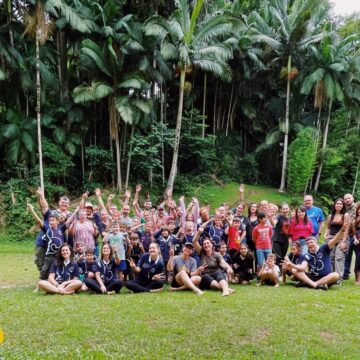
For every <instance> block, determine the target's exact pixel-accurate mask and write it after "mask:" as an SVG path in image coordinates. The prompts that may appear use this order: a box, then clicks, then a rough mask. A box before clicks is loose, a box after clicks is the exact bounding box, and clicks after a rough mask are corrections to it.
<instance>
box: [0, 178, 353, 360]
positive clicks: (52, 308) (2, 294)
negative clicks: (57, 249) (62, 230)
mask: <svg viewBox="0 0 360 360" xmlns="http://www.w3.org/2000/svg"><path fill="white" fill-rule="evenodd" d="M237 189H238V184H228V185H227V186H226V187H225V189H219V188H217V187H206V188H205V187H203V188H199V189H198V193H197V196H198V197H199V198H200V200H201V201H205V199H208V200H209V202H210V203H211V204H212V205H213V206H214V207H215V206H218V205H219V204H220V203H221V202H224V201H225V202H229V203H230V204H233V203H235V202H236V200H237V196H238V190H237ZM263 198H264V199H268V200H270V201H273V202H276V203H281V202H282V201H289V199H290V197H287V196H284V195H281V194H278V193H277V192H276V191H274V190H273V189H269V188H265V187H260V186H247V187H246V194H245V201H246V202H250V201H259V200H261V199H263ZM0 238H1V239H2V237H0ZM36 279H37V271H36V268H35V265H34V264H33V243H32V242H22V243H11V242H6V241H4V240H2V241H1V242H0V328H1V329H2V330H3V331H4V333H5V342H4V343H3V344H2V345H0V359H1V358H4V359H25V358H26V359H29V358H30V359H80V358H86V359H105V358H106V359H107V358H113V359H118V358H124V359H130V358H134V359H138V358H139V359H163V358H169V359H175V358H176V359H184V358H196V359H255V358H256V359H359V358H360V346H359V343H360V332H359V319H360V307H359V299H360V287H358V286H356V285H354V280H353V278H352V280H349V281H346V282H344V284H343V285H342V286H341V287H339V286H334V287H333V288H332V289H330V290H329V291H327V292H324V291H321V290H318V291H316V290H310V289H304V288H302V289H297V288H295V287H294V286H293V285H291V284H288V285H281V286H280V288H279V289H275V288H272V287H258V286H256V285H255V284H252V285H249V286H245V287H241V286H232V287H233V288H234V289H236V293H235V294H234V295H232V296H229V297H227V298H222V297H221V294H220V293H219V292H212V291H207V292H206V294H205V295H203V296H201V297H199V296H197V295H194V294H192V293H190V292H183V293H169V292H168V291H167V289H166V290H165V291H164V292H163V293H159V294H129V293H128V292H127V291H126V289H123V290H122V291H121V293H120V295H114V296H106V295H105V296H101V295H100V296H99V295H91V294H79V295H74V296H69V297H66V296H56V295H54V296H51V295H44V294H43V293H33V292H32V290H33V289H34V284H35V282H36Z"/></svg>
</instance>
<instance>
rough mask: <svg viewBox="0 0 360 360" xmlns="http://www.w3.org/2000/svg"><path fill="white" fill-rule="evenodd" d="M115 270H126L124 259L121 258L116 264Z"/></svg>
mask: <svg viewBox="0 0 360 360" xmlns="http://www.w3.org/2000/svg"><path fill="white" fill-rule="evenodd" d="M116 270H118V271H125V270H126V260H121V261H120V264H119V265H116Z"/></svg>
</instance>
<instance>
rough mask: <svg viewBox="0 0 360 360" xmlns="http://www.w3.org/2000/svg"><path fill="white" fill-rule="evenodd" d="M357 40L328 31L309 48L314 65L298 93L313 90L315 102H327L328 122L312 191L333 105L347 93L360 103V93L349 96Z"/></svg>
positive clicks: (357, 56)
mask: <svg viewBox="0 0 360 360" xmlns="http://www.w3.org/2000/svg"><path fill="white" fill-rule="evenodd" d="M358 39H359V35H358V34H356V35H351V36H348V37H346V38H345V39H341V38H340V37H339V36H338V35H337V34H336V33H334V32H331V33H329V34H328V35H327V36H326V37H324V39H323V40H322V41H321V43H320V46H319V47H315V46H310V47H309V51H310V52H311V53H312V55H313V59H314V64H313V66H312V71H311V73H310V74H309V75H308V76H307V77H306V78H305V79H304V82H303V85H302V88H301V92H302V93H303V94H306V95H308V94H309V93H310V92H311V90H312V89H313V88H314V87H315V99H316V100H317V102H320V103H321V102H322V99H325V100H327V119H326V124H325V128H324V132H323V143H322V154H321V157H320V163H319V168H318V171H317V175H316V180H315V184H314V191H315V192H316V191H317V190H318V187H319V182H320V177H321V172H322V168H323V164H324V154H325V150H326V145H327V138H328V133H329V125H330V118H331V112H332V105H333V102H334V101H336V100H338V101H343V100H344V98H345V94H346V93H348V94H347V95H348V96H347V97H348V99H349V97H355V98H356V95H357V96H358V98H357V100H358V101H359V100H360V98H359V93H357V94H356V93H353V94H352V95H351V89H352V86H351V83H352V82H353V81H352V80H353V78H354V76H353V75H352V74H351V67H350V64H351V63H356V62H357V61H358V60H359V54H358V53H354V54H352V52H353V49H354V48H353V46H354V45H353V41H354V40H358ZM355 58H356V59H355ZM352 70H353V71H355V73H356V72H357V71H358V70H357V69H356V68H353V69H352ZM353 74H354V73H353ZM355 86H356V85H355ZM319 99H320V101H319ZM349 100H350V99H349ZM319 106H321V104H319Z"/></svg>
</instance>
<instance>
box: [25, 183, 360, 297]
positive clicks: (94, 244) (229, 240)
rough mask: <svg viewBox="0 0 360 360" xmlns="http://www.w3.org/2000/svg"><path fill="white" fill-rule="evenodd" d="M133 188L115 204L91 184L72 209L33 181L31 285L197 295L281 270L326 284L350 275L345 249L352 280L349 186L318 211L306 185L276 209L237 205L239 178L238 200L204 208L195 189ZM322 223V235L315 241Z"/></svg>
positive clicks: (356, 231)
mask: <svg viewBox="0 0 360 360" xmlns="http://www.w3.org/2000/svg"><path fill="white" fill-rule="evenodd" d="M141 190H142V188H141V185H137V186H136V189H135V194H134V197H133V199H132V202H131V201H130V199H131V192H130V191H126V192H125V195H124V198H122V199H120V203H121V206H120V208H118V207H117V206H116V205H114V204H113V203H112V200H113V199H114V195H113V194H110V195H109V196H108V197H107V203H106V204H104V201H103V198H102V194H101V191H100V189H96V191H95V195H96V198H97V204H96V205H94V204H92V203H91V202H90V201H88V193H85V194H83V196H82V199H81V201H80V203H79V205H78V206H77V207H76V209H75V210H74V212H73V213H71V212H70V210H69V207H70V202H69V199H68V198H67V197H65V196H63V197H61V198H60V200H59V203H58V208H57V209H54V210H51V209H50V208H49V205H48V202H47V201H46V199H45V196H44V193H43V192H42V191H41V189H38V190H37V195H38V200H39V205H40V208H41V211H42V214H41V215H39V214H37V212H36V211H35V209H34V206H33V205H31V204H28V208H29V210H30V211H31V213H32V214H33V217H34V219H35V220H36V222H37V223H38V225H39V226H40V229H41V230H40V232H39V234H38V236H37V238H36V253H35V264H36V265H37V268H38V270H39V273H40V276H39V278H40V279H39V282H38V284H37V290H38V289H42V290H44V291H45V292H47V293H51V294H64V295H70V294H73V293H75V292H77V291H91V292H94V293H98V294H114V293H119V292H120V290H121V289H122V288H123V287H126V288H127V289H128V290H130V291H132V292H135V293H138V292H158V291H162V290H163V288H164V284H165V283H168V284H169V290H170V291H179V290H185V289H188V290H191V291H193V292H194V293H196V294H199V295H201V294H203V293H204V290H208V289H214V290H220V291H221V292H222V295H223V296H228V295H230V294H232V293H233V292H234V290H233V289H231V288H230V287H229V284H231V283H236V284H242V285H246V284H249V283H250V282H251V281H256V282H257V284H258V285H272V286H274V287H279V282H280V279H281V278H282V281H283V282H284V283H286V278H287V277H288V278H290V279H291V280H293V281H295V282H296V283H295V284H296V286H307V287H310V288H314V289H322V290H327V289H328V287H329V286H331V285H333V284H335V283H338V282H340V281H342V280H346V279H348V278H349V274H350V266H351V259H352V253H353V251H355V254H356V263H355V276H356V283H357V284H360V245H359V240H360V205H359V204H356V203H355V202H354V198H353V196H352V195H351V194H346V195H345V196H344V197H343V198H339V199H337V200H336V201H335V202H334V204H333V206H332V209H331V213H330V215H329V216H328V219H327V221H325V220H326V219H325V216H324V213H323V211H322V210H321V209H320V208H319V207H316V206H314V204H313V198H312V196H311V195H306V196H305V197H304V204H303V205H301V206H298V207H296V208H295V210H293V211H290V208H289V205H287V204H285V203H284V204H282V206H281V208H280V210H279V208H278V206H277V205H275V204H273V203H268V201H266V200H263V201H261V202H260V203H259V204H257V203H250V204H249V206H248V212H247V214H246V215H245V205H244V201H243V200H244V186H243V185H240V188H239V193H240V202H239V204H238V205H237V206H236V207H235V208H230V207H229V206H227V205H226V204H221V205H220V206H219V207H218V208H216V209H214V210H213V215H210V207H209V206H202V207H201V206H200V204H199V201H198V199H196V198H192V200H191V201H190V203H189V204H188V206H187V207H186V205H185V199H184V197H183V196H182V197H180V198H179V202H178V204H177V203H176V201H175V200H174V199H173V197H172V192H171V191H170V190H168V191H166V193H165V196H164V200H163V201H162V203H160V204H159V205H158V206H153V205H152V202H151V199H150V196H149V195H148V194H147V195H146V196H145V200H144V203H143V206H142V207H140V204H139V198H140V193H141ZM130 204H131V205H132V207H131V206H130ZM323 232H324V240H325V241H324V243H323V244H322V245H319V243H318V239H319V237H320V236H321V235H322V233H323ZM289 246H290V252H289V253H288V249H289Z"/></svg>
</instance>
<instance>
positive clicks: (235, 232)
mask: <svg viewBox="0 0 360 360" xmlns="http://www.w3.org/2000/svg"><path fill="white" fill-rule="evenodd" d="M241 234H242V231H241V230H239V229H237V228H236V227H235V226H230V227H229V233H228V238H229V250H232V249H235V250H239V249H240V237H241Z"/></svg>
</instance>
